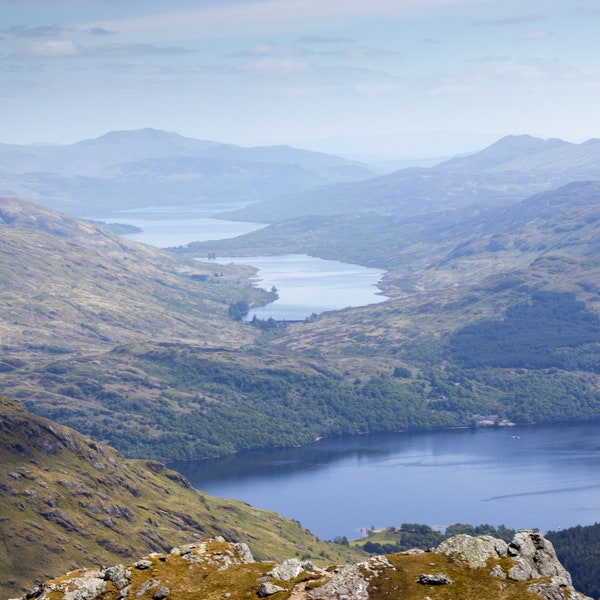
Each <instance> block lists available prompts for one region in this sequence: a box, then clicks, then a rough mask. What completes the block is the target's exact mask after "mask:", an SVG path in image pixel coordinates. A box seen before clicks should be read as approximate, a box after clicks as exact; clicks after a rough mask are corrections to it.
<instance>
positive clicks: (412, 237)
mask: <svg viewBox="0 0 600 600" xmlns="http://www.w3.org/2000/svg"><path fill="white" fill-rule="evenodd" d="M597 197H598V184H597V183H593V182H588V183H574V184H570V185H568V186H566V187H563V188H560V189H558V190H554V191H552V192H547V193H544V194H540V195H537V196H533V197H531V198H529V199H527V200H525V201H523V202H521V203H520V204H515V205H514V206H512V207H508V208H502V207H500V208H495V209H492V208H490V209H488V211H473V210H457V211H452V212H450V213H438V214H435V215H420V216H418V217H414V218H412V219H397V218H387V219H383V217H381V216H373V217H370V218H363V217H360V216H356V217H348V216H344V217H342V218H339V219H338V218H334V217H331V218H314V219H313V218H305V219H299V220H297V221H287V222H284V223H279V224H276V225H275V226H273V227H271V228H266V229H264V230H262V231H261V232H257V233H256V234H252V235H251V236H249V237H246V238H239V239H238V240H232V241H231V242H229V243H231V244H232V247H236V246H235V244H241V243H243V244H247V248H248V249H252V248H253V250H254V251H256V252H263V251H265V250H266V249H267V248H269V250H270V251H271V252H275V253H277V252H278V251H282V250H283V249H284V250H285V251H294V250H296V248H297V249H298V250H301V249H302V247H303V246H302V245H303V244H304V251H310V252H314V253H315V254H317V255H324V254H327V255H329V256H331V257H333V258H343V259H346V260H348V259H352V258H354V259H355V260H356V261H357V262H362V263H363V264H365V263H367V264H373V265H377V266H384V267H385V268H386V269H387V273H386V276H385V278H384V280H383V281H382V284H381V285H382V288H383V290H384V291H385V293H386V295H387V296H388V297H389V298H390V300H388V301H386V302H384V303H381V304H378V305H372V306H367V307H362V308H357V309H347V310H344V311H338V312H333V313H328V314H324V315H321V316H320V317H319V318H317V319H314V320H311V321H310V322H307V323H301V324H287V325H280V326H277V327H276V328H274V329H264V328H260V327H252V326H250V325H248V324H243V323H240V322H237V321H235V319H234V318H232V317H231V315H230V314H229V311H228V307H229V306H230V304H231V303H232V302H237V301H238V299H244V298H245V299H249V300H250V301H255V302H256V301H260V299H261V298H262V299H263V301H264V300H266V296H265V294H264V293H263V294H262V295H261V294H260V293H259V292H258V291H257V290H256V289H254V290H253V289H252V288H250V287H249V286H248V285H247V283H246V279H245V277H246V276H247V274H248V273H249V271H240V272H236V271H235V270H234V271H233V272H231V273H227V272H226V271H224V272H223V276H221V275H220V273H219V274H217V275H218V276H216V275H215V274H214V273H211V271H207V269H211V270H213V269H214V264H213V265H210V266H207V265H202V264H201V263H197V262H195V261H194V262H191V261H190V262H186V261H180V260H179V259H177V257H176V256H173V255H172V254H169V253H166V252H161V251H158V250H156V249H149V248H146V247H143V246H139V245H136V244H133V243H132V242H128V243H127V244H126V245H123V246H119V245H118V244H119V243H121V240H120V238H116V237H110V236H108V234H106V233H102V234H100V233H99V232H98V230H97V229H94V228H92V226H90V225H89V224H85V225H79V227H84V228H91V229H89V231H88V233H89V235H88V236H87V237H86V236H85V235H83V233H82V231H80V230H79V229H77V231H79V237H78V236H77V235H76V236H75V238H74V239H71V240H70V242H69V238H68V237H67V238H66V239H65V238H61V236H60V235H56V234H54V235H52V234H49V233H48V232H47V231H44V230H43V228H42V230H39V229H37V230H36V229H26V228H25V229H24V228H22V227H21V228H20V229H19V228H16V227H15V226H14V225H13V226H12V227H11V226H9V225H5V226H4V227H2V228H0V233H2V232H4V235H5V236H6V237H5V239H6V240H7V241H10V240H11V239H13V238H11V237H10V236H14V239H13V241H12V242H11V243H6V244H4V265H5V266H4V267H3V268H4V269H5V270H6V272H7V273H9V274H10V273H16V274H13V279H12V280H9V279H6V281H7V282H10V285H7V286H6V287H5V288H4V290H3V294H4V298H5V305H6V307H7V308H6V310H5V311H4V313H3V315H4V318H3V320H2V321H1V322H0V325H1V326H2V328H3V331H4V332H6V333H5V334H3V335H4V337H3V341H4V340H7V342H6V343H5V348H6V351H5V356H4V357H3V359H2V368H1V369H0V371H1V372H0V389H2V391H3V393H5V394H7V395H10V396H11V397H14V398H17V399H19V400H21V401H23V402H25V403H26V404H27V406H28V408H30V409H31V410H33V411H35V412H37V413H39V414H42V415H44V416H46V417H48V418H52V419H53V420H57V421H59V422H61V423H63V424H68V425H69V426H73V427H75V428H77V429H78V430H80V431H81V432H82V433H85V434H86V435H89V436H91V437H93V438H94V439H96V440H98V441H101V442H109V443H110V444H111V445H113V446H115V447H117V448H118V449H119V450H120V451H122V452H123V453H125V454H126V455H128V456H135V457H155V458H159V459H162V460H169V459H189V458H195V457H205V456H215V455H219V454H225V453H230V452H235V451H237V450H240V449H248V448H254V447H259V446H265V445H267V446H277V445H290V444H297V443H306V442H309V441H311V440H313V439H315V438H317V437H323V436H332V435H340V434H355V433H364V432H367V431H382V430H384V431H398V430H405V429H427V428H440V427H456V426H469V425H472V424H473V422H474V421H473V415H475V414H496V415H498V418H505V419H508V420H512V421H519V422H523V423H531V422H556V421H561V420H562V421H564V420H588V419H595V418H599V417H600V401H599V398H598V392H597V390H598V385H599V383H600V381H599V380H598V377H599V373H598V370H597V367H596V365H597V364H598V356H599V355H600V344H599V341H600V340H598V339H596V337H594V336H595V335H596V334H595V333H594V332H595V331H596V329H594V328H593V327H592V328H591V329H590V335H591V337H590V336H589V335H588V336H586V335H583V336H582V335H581V324H582V323H583V324H585V323H586V322H587V323H590V324H593V323H594V322H595V321H594V319H596V318H597V317H596V316H595V315H598V313H599V312H600V310H599V309H600V296H599V295H598V286H597V281H598V280H599V275H600V273H599V267H600V264H599V262H598V260H597V244H598V233H599V232H598V222H599V221H598V219H599V217H600V214H599V212H598V211H599V210H600V209H599V208H598V206H599V204H598V202H597ZM24 206H25V205H24ZM27 206H29V205H27ZM29 210H30V211H31V210H33V209H32V208H31V207H29ZM36 210H37V211H42V212H43V210H42V209H39V208H38V209H36ZM44 210H47V209H44ZM33 214H36V212H35V210H33ZM61 218H63V219H64V217H61ZM33 220H34V221H35V219H33ZM39 221H40V219H38V223H39ZM74 223H75V224H76V223H77V222H76V221H75V222H74ZM75 224H74V225H73V226H75V227H77V226H76V225H75ZM273 231H274V232H276V234H277V236H276V237H275V236H272V235H271V232H273ZM28 236H30V237H28ZM90 236H91V237H90ZM88 237H90V239H89V241H87V242H86V240H87V238H88ZM96 237H99V239H102V240H106V242H104V243H106V244H108V248H109V249H110V248H112V251H113V254H112V256H111V255H110V253H109V252H108V250H107V251H106V252H105V254H106V256H105V257H104V260H103V262H101V263H98V261H99V260H100V259H99V258H98V256H99V250H98V248H97V247H96V248H94V245H95V243H96V242H95V241H94V240H96ZM25 240H28V241H27V245H26V246H23V242H24V241H25ZM250 242H251V243H250ZM19 243H20V244H21V247H20V248H19ZM88 243H89V244H90V245H91V248H90V251H91V254H88V250H86V246H87V244H88ZM123 243H124V242H123ZM50 244H55V245H54V246H52V245H50ZM252 244H254V245H252ZM238 247H239V246H238ZM17 248H19V252H17V250H16V249H17ZM49 249H52V250H51V251H49ZM224 250H225V247H224V248H223V251H224ZM54 256H56V257H60V260H57V261H55V262H54V263H52V266H51V268H49V264H48V261H49V260H50V258H51V257H54ZM88 257H89V258H88ZM92 257H93V261H96V262H93V261H92ZM88 260H89V262H88ZM128 263H129V265H128ZM97 264H101V265H102V266H101V268H97V267H96V265H97ZM17 265H18V269H17ZM73 265H74V267H73ZM67 267H68V268H67ZM75 267H77V268H78V269H79V270H77V271H72V270H71V269H72V268H75ZM219 268H221V267H219ZM48 273H50V274H51V276H48ZM17 275H18V276H17ZM192 275H198V276H199V277H198V279H193V278H192ZM98 278H100V279H98ZM40 282H43V283H40ZM98 282H101V284H102V285H101V287H96V286H97V284H98ZM167 284H168V285H167ZM41 285H43V286H44V287H42V288H41V289H40V293H39V294H38V295H37V296H35V301H36V303H35V304H33V305H32V304H31V302H30V297H29V295H28V294H29V293H30V292H29V290H31V289H35V287H36V286H38V287H40V286H41ZM65 299H68V300H67V301H65ZM107 299H114V304H110V302H109V300H107ZM252 299H254V300H252ZM99 302H102V303H108V305H107V306H106V308H104V307H103V308H102V310H98V308H97V306H96V303H99ZM124 306H126V307H128V310H126V311H123V310H122V307H124ZM86 307H87V308H86ZM527 307H529V308H527ZM74 309H76V310H77V312H75V313H72V312H71V311H73V310H74ZM84 309H85V311H86V312H85V314H83V312H82V311H84ZM60 311H67V312H65V313H64V314H63V313H61V312H60ZM528 311H529V312H528ZM548 315H551V316H552V318H551V319H550V318H549V317H548ZM84 316H85V319H84V318H83V317H84ZM82 323H83V324H84V325H85V327H82ZM594 327H595V326H594ZM516 329H517V330H519V331H521V332H522V338H521V339H520V340H519V339H518V338H516V337H515V336H514V335H513V334H512V333H511V334H510V335H511V336H512V337H510V336H509V338H507V342H506V343H504V342H502V344H500V342H499V341H498V340H497V339H496V342H494V339H495V338H494V337H493V335H492V336H491V337H490V335H489V331H490V330H491V331H508V332H514V331H515V330H516ZM27 331H29V332H31V333H30V334H29V335H24V334H23V333H21V332H27ZM94 331H96V334H95V335H94ZM557 331H568V332H570V333H569V335H568V336H564V339H565V340H568V343H567V342H566V341H565V343H561V336H558V337H557V334H556V332H557ZM88 332H89V333H88ZM100 334H101V335H100ZM465 340H469V343H470V344H471V345H472V346H473V347H476V348H479V349H481V351H482V356H483V355H485V356H486V357H487V358H486V361H484V362H483V363H482V364H474V363H473V360H472V356H469V355H468V354H466V353H465ZM490 340H491V341H490ZM42 341H44V343H41V342H42ZM500 341H501V340H500ZM9 342H10V343H9ZM508 342H510V344H508ZM517 342H518V343H517ZM494 343H495V344H496V345H495V346H494ZM490 344H492V345H490ZM499 344H500V345H499ZM507 344H508V345H507ZM484 350H485V352H484ZM543 355H547V359H544V360H542V359H541V358H540V357H541V356H543Z"/></svg>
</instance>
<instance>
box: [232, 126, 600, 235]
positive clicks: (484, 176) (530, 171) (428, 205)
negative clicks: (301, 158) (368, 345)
mask: <svg viewBox="0 0 600 600" xmlns="http://www.w3.org/2000/svg"><path fill="white" fill-rule="evenodd" d="M599 165H600V143H598V141H597V140H594V139H592V140H588V141H587V142H584V143H582V144H572V143H570V142H564V141H562V140H558V139H550V140H542V139H539V138H533V137H531V136H508V137H505V138H502V139H501V140H499V141H498V142H496V143H495V144H492V145H491V146H488V147H487V148H484V149H483V150H481V151H479V152H477V153H474V154H469V155H467V156H463V157H457V158H453V159H450V160H448V161H446V162H443V163H441V164H439V165H436V166H434V167H430V168H410V169H402V170H400V171H395V172H393V173H390V174H387V175H379V176H377V177H374V178H370V179H365V180H362V181H358V182H345V183H337V184H331V185H328V186H325V187H321V188H319V189H315V190H308V191H305V192H300V193H295V194H288V195H286V196H282V197H279V198H271V199H268V200H264V201H262V202H256V203H253V204H251V205H249V206H247V207H245V208H242V209H236V210H233V211H227V212H224V213H221V216H222V217H224V218H234V219H240V220H255V221H259V222H265V223H267V222H268V223H272V222H275V221H283V220H285V219H288V218H296V217H301V216H315V215H336V214H338V215H342V214H352V213H363V214H380V215H394V216H400V217H411V216H415V215H419V214H428V213H434V212H440V211H450V210H457V209H462V208H468V207H471V208H473V209H485V208H487V207H490V206H500V205H504V206H510V205H512V204H514V203H516V202H518V201H521V200H524V199H525V198H527V197H528V196H531V195H533V194H536V193H541V192H544V191H549V190H551V189H553V188H556V187H559V186H562V185H566V184H568V183H571V182H573V181H580V180H594V179H600V166H599Z"/></svg>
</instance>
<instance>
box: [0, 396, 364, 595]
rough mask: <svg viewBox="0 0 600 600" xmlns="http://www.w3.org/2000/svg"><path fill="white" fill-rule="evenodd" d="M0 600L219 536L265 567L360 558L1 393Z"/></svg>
mask: <svg viewBox="0 0 600 600" xmlns="http://www.w3.org/2000/svg"><path fill="white" fill-rule="evenodd" d="M0 482H1V486H0V535H1V537H2V545H1V547H0V594H1V595H2V597H3V598H7V597H12V596H16V595H20V594H21V593H23V591H25V590H28V589H29V588H30V587H32V586H33V584H34V583H36V582H37V583H41V582H42V581H43V580H45V579H48V578H50V577H52V576H54V575H57V574H59V573H61V572H63V571H68V570H72V569H76V568H79V567H83V566H93V565H102V564H112V563H116V562H123V561H125V562H129V561H132V560H134V559H136V558H137V557H138V556H139V555H141V554H146V553H150V552H168V551H169V550H171V548H172V547H173V546H180V545H184V544H188V543H193V542H197V541H198V540H200V539H204V538H206V537H214V536H223V537H224V538H225V539H227V540H228V541H230V542H237V543H239V542H245V543H248V544H250V545H251V546H252V551H253V552H254V554H255V555H256V556H257V558H260V559H262V560H283V559H285V558H292V557H296V558H302V559H303V560H308V559H311V560H314V561H316V562H317V563H320V564H322V563H323V561H334V562H337V561H340V560H348V559H349V558H357V557H359V556H360V553H359V552H356V551H353V550H352V549H350V548H347V547H343V546H340V545H339V544H327V543H324V542H321V541H319V540H318V539H317V538H316V537H315V536H314V535H312V534H311V533H310V532H308V531H307V530H305V529H303V528H302V527H301V526H300V524H299V523H297V522H294V521H289V520H286V519H284V518H282V517H280V516H279V515H276V514H274V513H272V512H269V511H265V510H260V509H258V508H253V507H251V506H249V505H247V504H245V503H242V502H236V501H233V500H224V499H220V498H214V497H212V496H209V495H207V494H204V493H202V492H198V491H195V490H193V489H192V487H191V485H190V484H189V482H188V481H187V480H185V479H184V478H183V477H182V476H181V475H180V474H179V473H176V472H175V471H170V470H169V469H167V468H166V467H165V466H164V465H163V464H162V463H159V462H155V461H150V460H138V461H135V460H133V461H132V460H125V459H123V458H122V457H121V456H120V455H119V454H118V453H117V452H115V451H114V450H113V449H112V448H109V447H107V446H103V445H101V444H98V443H96V442H94V441H92V440H90V439H89V438H85V437H84V436H82V435H80V434H79V433H77V432H76V431H74V430H72V429H69V428H67V427H63V426H60V425H58V424H57V423H53V422H51V421H48V420H46V419H43V418H41V417H37V416H35V415H32V414H31V413H29V412H28V411H27V410H26V409H25V407H24V406H23V405H22V404H20V403H19V402H16V401H14V400H10V399H9V398H6V397H4V396H0Z"/></svg>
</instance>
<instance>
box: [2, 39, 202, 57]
mask: <svg viewBox="0 0 600 600" xmlns="http://www.w3.org/2000/svg"><path fill="white" fill-rule="evenodd" d="M189 52H193V51H192V50H189V49H187V48H177V47H172V46H170V47H159V46H153V45H151V44H99V45H95V46H79V45H78V44H76V43H75V42H74V41H73V40H46V41H43V42H34V43H33V44H30V45H29V46H28V47H27V48H25V49H23V50H20V51H18V52H15V53H13V54H12V55H11V56H12V58H30V59H35V58H73V57H81V56H88V57H89V56H147V55H173V54H187V53H189Z"/></svg>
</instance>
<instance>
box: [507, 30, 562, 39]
mask: <svg viewBox="0 0 600 600" xmlns="http://www.w3.org/2000/svg"><path fill="white" fill-rule="evenodd" d="M555 36H556V33H554V32H553V31H545V30H539V31H528V32H527V33H522V34H521V35H518V36H517V38H516V39H517V40H518V41H520V42H542V41H544V40H548V39H550V38H553V37H555Z"/></svg>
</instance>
